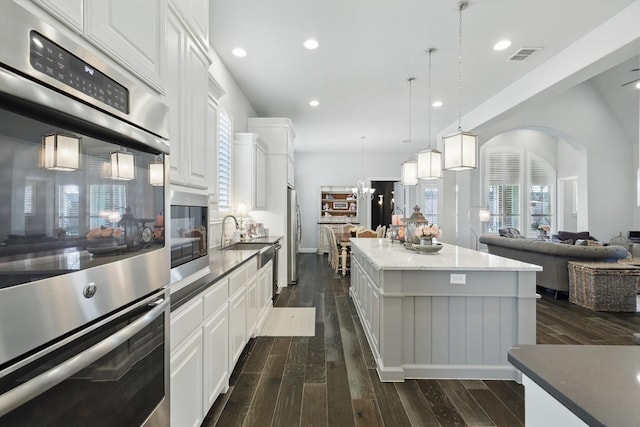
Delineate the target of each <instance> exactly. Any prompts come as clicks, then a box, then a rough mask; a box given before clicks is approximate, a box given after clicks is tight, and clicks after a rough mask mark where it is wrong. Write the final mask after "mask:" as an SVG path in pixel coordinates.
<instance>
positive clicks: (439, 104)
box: [431, 101, 442, 108]
mask: <svg viewBox="0 0 640 427" xmlns="http://www.w3.org/2000/svg"><path fill="white" fill-rule="evenodd" d="M431 106H432V107H435V108H439V107H442V101H435V102H434V103H433V104H431Z"/></svg>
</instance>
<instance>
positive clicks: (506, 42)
mask: <svg viewBox="0 0 640 427" xmlns="http://www.w3.org/2000/svg"><path fill="white" fill-rule="evenodd" d="M509 46H511V41H510V40H500V41H499V42H498V43H496V44H494V45H493V50H505V49H506V48H508V47H509Z"/></svg>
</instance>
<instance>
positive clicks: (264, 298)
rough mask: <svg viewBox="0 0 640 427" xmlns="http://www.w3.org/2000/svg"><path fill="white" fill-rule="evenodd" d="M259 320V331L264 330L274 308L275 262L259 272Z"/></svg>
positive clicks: (271, 262) (269, 263)
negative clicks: (268, 316)
mask: <svg viewBox="0 0 640 427" xmlns="http://www.w3.org/2000/svg"><path fill="white" fill-rule="evenodd" d="M257 282H258V284H257V287H258V292H257V293H258V320H257V327H256V329H257V331H260V330H261V329H262V325H264V322H265V320H267V315H268V314H269V311H270V310H271V307H273V299H272V297H273V295H272V293H273V260H271V261H269V262H268V263H267V264H266V265H265V266H263V267H262V268H261V269H260V271H258V278H257Z"/></svg>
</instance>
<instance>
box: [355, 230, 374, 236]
mask: <svg viewBox="0 0 640 427" xmlns="http://www.w3.org/2000/svg"><path fill="white" fill-rule="evenodd" d="M356 237H378V233H376V232H375V231H373V230H371V229H366V230H363V231H360V232H358V234H356Z"/></svg>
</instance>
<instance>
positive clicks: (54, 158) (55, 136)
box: [40, 133, 80, 172]
mask: <svg viewBox="0 0 640 427" xmlns="http://www.w3.org/2000/svg"><path fill="white" fill-rule="evenodd" d="M40 165H41V167H43V168H45V169H49V170H55V171H66V172H69V171H76V170H78V169H79V168H80V138H78V137H75V136H72V135H64V134H61V133H52V134H49V135H44V136H43V137H42V151H41V157H40Z"/></svg>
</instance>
